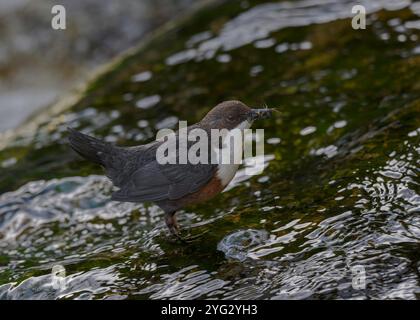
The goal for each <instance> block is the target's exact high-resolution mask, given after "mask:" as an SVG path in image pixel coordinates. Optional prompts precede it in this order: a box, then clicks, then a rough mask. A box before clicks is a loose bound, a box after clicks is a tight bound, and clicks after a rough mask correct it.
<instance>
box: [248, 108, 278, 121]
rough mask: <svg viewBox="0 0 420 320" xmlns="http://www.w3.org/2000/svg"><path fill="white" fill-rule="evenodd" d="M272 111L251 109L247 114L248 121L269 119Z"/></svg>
mask: <svg viewBox="0 0 420 320" xmlns="http://www.w3.org/2000/svg"><path fill="white" fill-rule="evenodd" d="M272 113H273V109H268V108H266V109H251V111H250V112H249V113H248V121H250V122H252V121H255V120H259V119H267V118H269V117H271V115H272Z"/></svg>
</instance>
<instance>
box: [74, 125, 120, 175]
mask: <svg viewBox="0 0 420 320" xmlns="http://www.w3.org/2000/svg"><path fill="white" fill-rule="evenodd" d="M68 132H69V142H70V145H71V147H72V148H73V150H74V151H76V152H77V153H78V154H80V155H81V156H82V157H84V158H86V159H87V160H90V161H92V162H95V163H98V164H100V165H102V166H104V167H106V166H107V163H106V162H107V161H106V158H107V155H109V153H111V152H112V149H113V148H114V147H113V146H112V145H110V144H109V143H107V142H104V141H101V140H99V139H96V138H93V137H91V136H88V135H86V134H83V133H81V132H79V131H76V130H74V129H72V128H68Z"/></svg>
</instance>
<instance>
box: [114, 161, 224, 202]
mask: <svg viewBox="0 0 420 320" xmlns="http://www.w3.org/2000/svg"><path fill="white" fill-rule="evenodd" d="M216 168H217V166H216V165H212V164H197V165H190V164H165V165H160V164H159V163H158V162H156V161H153V162H149V163H148V164H147V165H145V166H143V167H141V168H139V169H138V170H136V171H135V172H134V173H133V174H132V175H131V177H130V179H129V181H127V183H126V184H125V185H124V186H123V187H122V188H121V189H120V190H119V191H117V192H115V193H114V194H113V195H112V199H113V200H118V201H132V202H142V201H162V200H176V199H180V198H182V197H184V196H186V195H188V194H190V193H194V192H196V191H198V190H200V188H202V187H203V186H205V185H206V184H207V183H208V182H209V181H210V179H211V178H212V177H213V175H214V172H215V170H216Z"/></svg>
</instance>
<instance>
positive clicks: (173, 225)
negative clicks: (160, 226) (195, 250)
mask: <svg viewBox="0 0 420 320" xmlns="http://www.w3.org/2000/svg"><path fill="white" fill-rule="evenodd" d="M175 214H176V211H174V212H167V213H166V215H165V222H166V226H167V227H168V229H169V231H170V232H171V234H172V235H174V236H175V237H177V239H178V240H181V241H182V242H190V241H192V240H194V239H197V238H199V237H200V236H202V235H203V234H204V233H206V232H204V233H202V234H199V235H196V236H191V235H189V236H187V237H182V236H181V235H180V231H179V226H178V222H177V221H176V216H175Z"/></svg>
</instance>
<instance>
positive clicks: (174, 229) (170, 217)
mask: <svg viewBox="0 0 420 320" xmlns="http://www.w3.org/2000/svg"><path fill="white" fill-rule="evenodd" d="M175 214H176V211H174V212H167V213H166V215H165V222H166V226H167V227H168V229H169V231H170V232H171V234H173V235H174V236H176V237H179V226H178V222H177V221H176V216H175Z"/></svg>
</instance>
